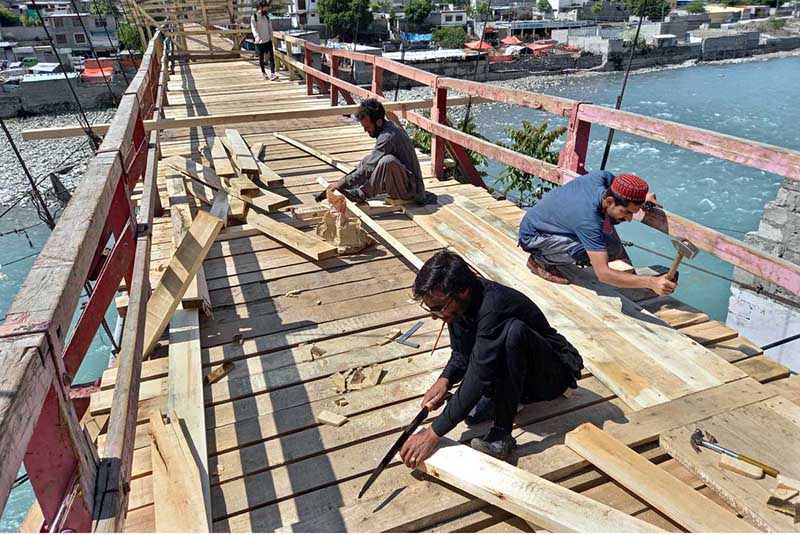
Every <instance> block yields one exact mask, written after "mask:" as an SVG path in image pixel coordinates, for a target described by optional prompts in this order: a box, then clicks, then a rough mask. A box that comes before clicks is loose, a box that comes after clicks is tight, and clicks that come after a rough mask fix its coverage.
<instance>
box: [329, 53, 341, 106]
mask: <svg viewBox="0 0 800 535" xmlns="http://www.w3.org/2000/svg"><path fill="white" fill-rule="evenodd" d="M329 57H330V62H331V76H332V77H333V78H337V79H338V78H339V58H337V57H336V55H335V54H333V53H331V55H330V56H329ZM338 105H339V88H338V87H336V84H331V106H338Z"/></svg>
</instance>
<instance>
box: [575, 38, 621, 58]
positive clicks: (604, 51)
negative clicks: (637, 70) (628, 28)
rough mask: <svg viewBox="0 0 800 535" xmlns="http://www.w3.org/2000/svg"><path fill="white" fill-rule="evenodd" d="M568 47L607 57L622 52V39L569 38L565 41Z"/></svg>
mask: <svg viewBox="0 0 800 535" xmlns="http://www.w3.org/2000/svg"><path fill="white" fill-rule="evenodd" d="M567 44H568V45H569V46H575V47H578V48H580V49H581V50H585V51H586V52H589V53H591V54H598V55H601V56H608V55H610V54H618V53H621V52H622V51H623V42H622V39H605V38H603V37H592V36H587V37H580V36H576V37H573V36H571V35H570V36H569V39H568V41H567Z"/></svg>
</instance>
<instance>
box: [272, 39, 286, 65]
mask: <svg viewBox="0 0 800 535" xmlns="http://www.w3.org/2000/svg"><path fill="white" fill-rule="evenodd" d="M278 42H279V41H278V37H277V36H276V35H275V34H272V56H273V57H274V58H275V70H276V71H282V70H283V69H284V68H285V67H286V62H285V61H283V59H281V56H280V53H279V52H278Z"/></svg>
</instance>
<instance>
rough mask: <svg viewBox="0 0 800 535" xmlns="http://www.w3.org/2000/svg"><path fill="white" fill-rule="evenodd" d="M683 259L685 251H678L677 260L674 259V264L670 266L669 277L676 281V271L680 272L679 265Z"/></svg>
mask: <svg viewBox="0 0 800 535" xmlns="http://www.w3.org/2000/svg"><path fill="white" fill-rule="evenodd" d="M681 260H683V253H682V252H680V251H678V253H677V254H676V255H675V260H673V261H672V266H671V267H670V268H669V273H667V279H669V280H671V281H675V273H677V272H678V266H680V265H681Z"/></svg>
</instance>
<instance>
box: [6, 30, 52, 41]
mask: <svg viewBox="0 0 800 535" xmlns="http://www.w3.org/2000/svg"><path fill="white" fill-rule="evenodd" d="M0 36H2V40H3V41H17V42H19V43H20V44H23V43H28V42H31V41H37V42H39V41H41V42H45V41H47V34H45V33H44V28H42V27H41V26H4V27H2V28H0Z"/></svg>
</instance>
